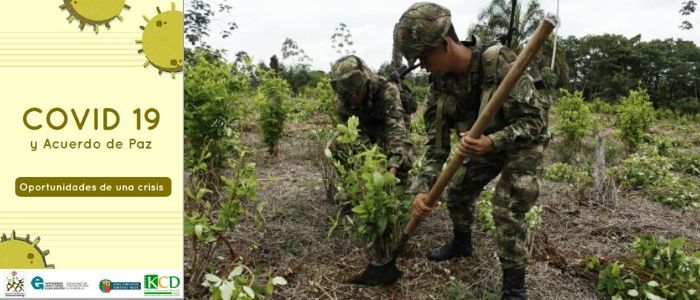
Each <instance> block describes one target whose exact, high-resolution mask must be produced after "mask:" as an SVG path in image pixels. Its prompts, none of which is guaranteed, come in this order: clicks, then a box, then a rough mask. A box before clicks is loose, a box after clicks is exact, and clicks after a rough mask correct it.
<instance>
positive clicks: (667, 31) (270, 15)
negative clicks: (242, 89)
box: [185, 0, 700, 71]
mask: <svg viewBox="0 0 700 300" xmlns="http://www.w3.org/2000/svg"><path fill="white" fill-rule="evenodd" d="M218 1H219V2H221V0H218ZM683 1H685V0H560V1H559V14H560V20H561V22H560V24H559V28H558V30H559V36H563V37H566V36H569V35H574V36H577V37H582V36H585V35H589V34H594V35H597V34H604V33H612V34H622V35H624V36H627V37H632V36H635V35H637V34H641V36H642V40H644V41H648V40H652V39H666V38H680V39H684V40H691V41H694V42H695V43H700V12H698V13H696V14H694V15H691V16H690V18H686V17H685V16H681V15H680V14H679V13H678V10H679V9H680V8H681V6H682V2H683ZM186 2H189V0H186ZM208 2H211V3H213V2H215V1H211V0H210V1H208ZM228 2H230V3H231V5H232V6H233V10H232V11H231V12H230V13H228V14H224V13H219V14H217V15H216V18H215V20H214V22H213V24H212V26H211V29H212V33H211V37H210V38H208V39H207V42H208V43H209V44H210V45H212V46H213V47H214V48H220V49H226V50H227V51H228V56H229V58H232V57H233V55H234V54H235V53H237V52H239V51H246V52H247V53H248V54H249V55H251V56H252V57H253V59H254V61H255V62H256V63H257V62H258V61H259V60H264V61H265V62H269V58H270V57H271V56H272V55H274V54H276V55H277V56H278V57H279V58H280V59H281V48H282V42H284V40H285V39H286V38H288V37H289V38H292V39H293V40H295V41H296V42H297V44H298V45H299V47H301V48H302V49H304V51H306V53H307V55H308V56H310V57H311V58H312V59H313V61H312V62H311V67H312V68H313V69H318V70H324V71H328V70H329V69H330V64H331V63H332V62H333V61H334V60H336V59H337V58H339V57H340V56H341V54H338V53H336V52H335V50H334V49H332V48H331V35H332V34H333V33H334V30H335V28H336V27H337V26H338V25H339V23H341V22H343V23H345V24H347V26H348V28H349V30H350V33H351V34H352V36H353V38H352V39H353V41H354V43H355V45H354V46H353V49H354V50H355V51H356V53H355V54H356V55H358V56H359V57H361V58H362V59H363V60H365V62H367V64H368V65H369V66H371V67H372V68H373V69H376V68H378V67H379V66H380V65H381V64H382V63H383V62H388V61H390V60H391V46H392V32H393V28H394V24H395V23H396V22H397V21H398V19H399V17H400V16H401V14H402V13H403V12H404V11H405V10H406V9H407V8H408V7H409V6H411V4H413V3H414V2H415V1H405V0H385V1H377V0H373V1H372V0H352V1H347V0H345V1H338V0H325V1H318V0H316V1H314V0H290V1H283V0H257V1H252V0H228ZM434 2H435V3H438V4H440V5H443V6H445V7H447V8H448V9H450V11H451V12H452V23H453V24H454V26H455V29H456V30H457V34H458V35H459V37H460V38H464V37H465V36H466V33H467V29H468V28H469V27H470V26H471V25H473V24H474V23H476V21H477V16H478V14H479V12H480V11H481V10H483V9H484V8H486V7H487V5H488V3H489V2H490V0H471V1H464V0H463V1H451V0H444V1H434ZM521 2H523V4H525V2H526V0H521ZM540 4H541V6H542V8H543V9H544V10H545V12H547V13H553V14H556V11H557V0H540ZM185 9H187V4H186V8H185ZM684 19H689V20H690V21H691V22H693V23H694V24H695V26H696V28H695V29H693V30H681V29H679V28H678V26H679V25H680V24H681V22H682V20H684ZM228 21H234V22H236V23H237V25H238V29H236V30H235V31H233V32H232V34H231V36H230V37H229V38H226V39H222V38H221V37H220V36H219V34H218V32H219V31H220V30H221V29H224V28H225V27H226V26H225V23H226V22H228ZM283 63H292V61H283Z"/></svg>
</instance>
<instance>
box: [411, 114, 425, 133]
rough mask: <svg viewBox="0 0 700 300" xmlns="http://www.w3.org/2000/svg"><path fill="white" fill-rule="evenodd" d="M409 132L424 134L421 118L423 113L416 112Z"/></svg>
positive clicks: (423, 124)
mask: <svg viewBox="0 0 700 300" xmlns="http://www.w3.org/2000/svg"><path fill="white" fill-rule="evenodd" d="M411 133H415V134H419V135H425V119H423V114H416V116H415V118H414V119H413V122H411Z"/></svg>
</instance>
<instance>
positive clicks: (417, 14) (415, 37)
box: [394, 2, 452, 66]
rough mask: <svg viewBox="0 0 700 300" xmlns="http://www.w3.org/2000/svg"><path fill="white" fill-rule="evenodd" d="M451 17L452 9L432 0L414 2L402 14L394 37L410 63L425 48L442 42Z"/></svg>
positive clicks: (411, 63) (402, 53)
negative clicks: (431, 0) (431, 1)
mask: <svg viewBox="0 0 700 300" xmlns="http://www.w3.org/2000/svg"><path fill="white" fill-rule="evenodd" d="M451 19H452V18H451V16H450V10H448V9H447V8H445V7H442V6H440V5H438V4H435V3H430V2H417V3H414V4H413V5H411V7H409V8H408V9H407V10H406V11H405V12H404V13H403V15H401V18H400V19H399V23H398V24H397V26H396V30H395V32H394V39H395V40H396V41H395V43H396V46H397V47H398V48H399V51H400V52H401V55H403V56H404V57H405V58H406V60H407V61H408V64H409V65H411V66H412V65H413V64H414V63H415V61H416V59H418V58H419V57H420V55H421V54H423V52H424V51H425V50H428V49H431V48H434V47H436V46H438V45H439V44H440V41H442V38H443V37H444V36H446V35H447V33H448V31H449V30H450V26H451V25H452V20H451Z"/></svg>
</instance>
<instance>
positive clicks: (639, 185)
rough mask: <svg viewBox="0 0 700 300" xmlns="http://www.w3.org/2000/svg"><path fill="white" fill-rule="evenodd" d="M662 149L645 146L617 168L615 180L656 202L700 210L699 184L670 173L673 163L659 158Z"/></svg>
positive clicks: (614, 169)
mask: <svg viewBox="0 0 700 300" xmlns="http://www.w3.org/2000/svg"><path fill="white" fill-rule="evenodd" d="M659 151H660V150H658V148H655V147H649V146H645V147H643V148H642V151H640V152H639V153H633V154H632V155H630V156H629V157H628V158H627V159H625V160H623V161H622V162H621V164H620V165H619V166H617V167H615V168H613V169H611V173H612V175H613V177H614V178H615V179H616V180H617V181H618V182H619V183H620V184H622V185H623V186H626V187H628V188H631V189H634V190H642V191H644V192H646V193H648V194H650V196H652V199H653V200H655V201H657V202H661V203H663V204H666V205H668V206H671V207H689V206H691V207H698V206H700V195H699V194H698V193H697V190H698V187H697V185H696V184H695V183H694V182H693V181H691V180H689V179H685V178H680V177H678V176H677V175H675V174H673V173H671V172H670V170H671V169H672V168H673V163H672V160H671V159H669V158H668V157H664V156H661V155H659Z"/></svg>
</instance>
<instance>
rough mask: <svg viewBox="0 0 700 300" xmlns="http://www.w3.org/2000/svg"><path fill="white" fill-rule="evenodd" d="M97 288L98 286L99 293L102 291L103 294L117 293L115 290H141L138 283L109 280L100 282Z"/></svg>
mask: <svg viewBox="0 0 700 300" xmlns="http://www.w3.org/2000/svg"><path fill="white" fill-rule="evenodd" d="M99 286H100V291H102V292H103V293H109V292H111V291H117V290H129V291H134V290H140V289H141V283H140V282H116V281H111V280H109V279H102V280H100V285H99Z"/></svg>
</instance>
